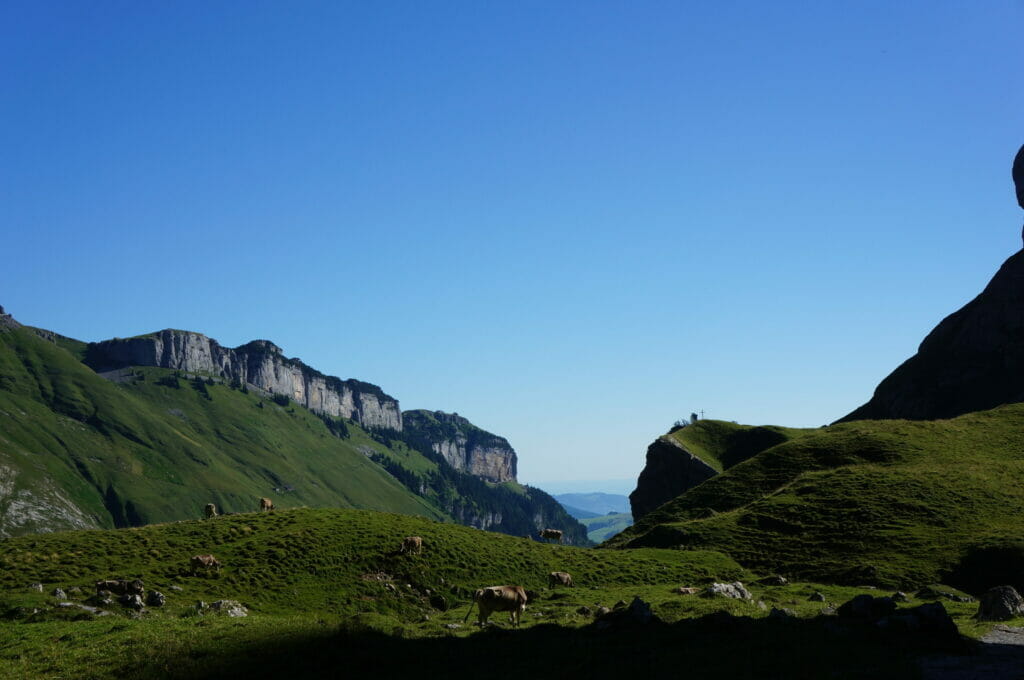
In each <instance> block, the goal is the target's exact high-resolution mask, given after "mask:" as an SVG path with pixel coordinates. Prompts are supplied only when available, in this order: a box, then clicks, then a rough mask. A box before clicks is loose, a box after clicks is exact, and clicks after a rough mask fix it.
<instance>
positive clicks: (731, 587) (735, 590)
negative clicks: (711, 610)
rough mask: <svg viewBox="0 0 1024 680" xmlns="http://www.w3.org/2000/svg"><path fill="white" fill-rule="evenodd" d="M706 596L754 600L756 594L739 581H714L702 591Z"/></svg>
mask: <svg viewBox="0 0 1024 680" xmlns="http://www.w3.org/2000/svg"><path fill="white" fill-rule="evenodd" d="M702 595H703V596H704V597H730V598H733V599H735V600H753V599H754V596H753V595H752V594H751V593H750V591H749V590H747V589H746V588H745V587H744V585H743V584H742V583H740V582H739V581H733V582H732V583H712V584H711V585H710V586H708V587H707V588H706V589H705V590H704V592H703V593H702Z"/></svg>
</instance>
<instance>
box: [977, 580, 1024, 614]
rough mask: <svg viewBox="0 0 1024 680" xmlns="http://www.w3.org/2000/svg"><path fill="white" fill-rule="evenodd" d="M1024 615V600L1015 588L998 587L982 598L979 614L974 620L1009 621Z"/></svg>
mask: <svg viewBox="0 0 1024 680" xmlns="http://www.w3.org/2000/svg"><path fill="white" fill-rule="evenodd" d="M1022 613H1024V599H1022V598H1021V596H1020V594H1019V593H1018V592H1017V589H1016V588H1014V587H1013V586H996V587H995V588H990V589H989V590H988V591H986V592H985V594H984V595H982V596H981V602H979V603H978V612H977V613H976V614H975V615H974V618H976V619H978V620H979V621H1009V620H1010V619H1012V618H1014V617H1017V616H1020V615H1021V614H1022Z"/></svg>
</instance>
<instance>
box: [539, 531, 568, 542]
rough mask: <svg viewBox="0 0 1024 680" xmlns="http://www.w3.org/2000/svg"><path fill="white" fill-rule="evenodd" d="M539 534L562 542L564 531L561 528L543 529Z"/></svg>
mask: <svg viewBox="0 0 1024 680" xmlns="http://www.w3.org/2000/svg"><path fill="white" fill-rule="evenodd" d="M537 535H538V536H540V537H541V538H549V539H550V538H554V539H556V540H557V541H558V542H559V543H561V542H562V532H561V530H559V529H541V532H540V533H539V534H537Z"/></svg>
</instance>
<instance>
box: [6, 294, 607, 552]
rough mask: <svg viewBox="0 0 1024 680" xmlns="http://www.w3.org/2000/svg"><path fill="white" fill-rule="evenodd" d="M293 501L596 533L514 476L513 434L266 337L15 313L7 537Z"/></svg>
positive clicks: (501, 527)
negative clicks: (87, 323) (336, 370)
mask: <svg viewBox="0 0 1024 680" xmlns="http://www.w3.org/2000/svg"><path fill="white" fill-rule="evenodd" d="M260 497H268V498H271V499H272V500H273V502H274V504H275V505H276V506H277V507H290V506H299V505H309V506H324V507H351V508H368V509H375V510H382V511H390V512H402V513H409V514H418V515H422V516H425V517H430V518H432V519H436V520H440V521H455V522H459V523H462V524H466V525H470V526H475V527H478V528H481V529H490V530H495V531H501V532H505V533H511V534H515V535H535V534H536V533H537V531H539V530H540V529H542V528H548V527H551V528H559V529H562V530H563V531H564V532H565V534H566V537H567V539H568V540H569V542H573V543H586V541H587V539H586V530H585V528H584V527H583V526H582V525H580V524H579V523H578V522H576V521H575V520H574V519H573V518H572V517H570V516H569V515H568V514H567V513H566V512H565V511H564V510H563V509H562V508H561V506H560V505H559V504H558V503H557V502H556V501H555V500H554V499H553V498H551V497H550V496H549V495H548V494H546V493H544V492H543V491H541V490H539V489H535V488H532V487H528V486H523V485H520V484H518V482H517V481H516V453H515V451H514V449H513V448H512V447H511V445H509V443H508V441H507V440H506V439H504V438H503V437H500V436H497V435H494V434H491V433H489V432H486V431H484V430H482V429H480V428H478V427H476V426H475V425H473V424H472V423H471V422H470V421H469V420H467V419H465V418H463V417H461V416H459V415H458V414H451V413H444V412H441V411H422V410H420V411H407V412H402V411H401V409H400V407H399V403H398V400H397V399H395V398H394V397H391V396H390V395H388V394H386V393H385V392H384V391H383V390H382V389H381V388H379V387H378V386H376V385H373V384H370V383H367V382H363V381H359V380H342V379H339V378H336V377H333V376H327V375H324V374H322V373H320V372H319V371H317V370H315V369H314V368H312V367H309V366H307V365H306V364H304V363H303V362H301V361H300V360H298V359H292V358H288V357H286V356H285V355H284V354H283V352H282V351H281V349H280V348H279V347H277V346H276V345H275V344H274V343H272V342H270V341H267V340H254V341H252V342H249V343H246V344H244V345H242V346H239V347H235V348H227V347H223V346H221V345H220V344H219V343H217V342H216V341H215V340H213V339H212V338H208V337H206V336H204V335H202V334H200V333H195V332H190V331H181V330H171V329H167V330H163V331H158V332H155V333H150V334H146V335H142V336H137V337H132V338H124V339H122V338H116V339H112V340H108V341H103V342H97V343H85V342H81V341H78V340H75V339H72V338H68V337H65V336H62V335H59V334H56V333H53V332H51V331H47V330H43V329H37V328H31V327H27V326H23V325H21V324H20V323H18V322H17V321H16V320H15V319H14V318H13V316H11V315H10V314H7V313H5V312H4V311H3V308H0V536H4V535H17V534H23V533H28V532H36V531H53V530H60V529H77V528H91V527H122V526H140V525H143V524H148V523H153V522H166V521H174V520H181V519H187V518H191V517H197V516H199V513H200V512H201V510H202V508H203V507H204V506H205V504H206V503H214V504H215V505H216V506H217V507H218V508H219V509H220V511H221V512H240V511H246V510H251V509H252V508H253V507H255V503H256V502H257V501H258V499H259V498H260Z"/></svg>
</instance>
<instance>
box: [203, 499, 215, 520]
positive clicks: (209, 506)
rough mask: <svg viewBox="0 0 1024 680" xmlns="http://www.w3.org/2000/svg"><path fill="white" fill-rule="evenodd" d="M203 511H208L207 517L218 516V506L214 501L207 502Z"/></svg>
mask: <svg viewBox="0 0 1024 680" xmlns="http://www.w3.org/2000/svg"><path fill="white" fill-rule="evenodd" d="M203 512H204V513H206V519H210V518H211V517H216V516H217V506H216V505H214V504H213V503H207V504H206V507H205V508H203Z"/></svg>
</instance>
